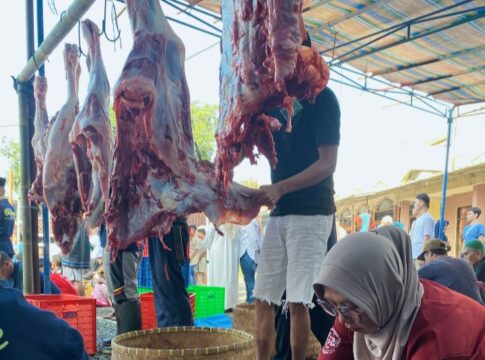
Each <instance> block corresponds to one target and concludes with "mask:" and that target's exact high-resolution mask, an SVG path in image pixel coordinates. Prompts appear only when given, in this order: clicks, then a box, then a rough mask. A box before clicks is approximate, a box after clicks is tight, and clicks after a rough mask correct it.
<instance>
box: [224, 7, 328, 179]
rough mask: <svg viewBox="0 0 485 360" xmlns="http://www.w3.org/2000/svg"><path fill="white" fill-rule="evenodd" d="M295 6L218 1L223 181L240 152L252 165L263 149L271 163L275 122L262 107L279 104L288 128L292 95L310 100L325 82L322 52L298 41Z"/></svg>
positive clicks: (298, 18) (298, 21) (299, 25)
mask: <svg viewBox="0 0 485 360" xmlns="http://www.w3.org/2000/svg"><path fill="white" fill-rule="evenodd" d="M301 7H302V0H223V2H222V21H223V34H222V46H221V50H222V59H221V67H220V90H219V91H220V101H221V102H220V111H219V114H220V116H219V124H218V128H217V135H216V140H217V157H216V168H217V174H218V178H219V179H220V180H223V181H224V183H225V185H227V184H228V183H229V182H230V181H231V179H232V176H233V169H234V167H235V166H236V165H238V164H239V163H240V162H241V161H242V160H243V159H244V158H245V157H248V158H249V159H250V161H251V163H253V164H254V163H255V162H256V157H257V156H258V155H259V154H263V155H264V156H266V157H267V158H268V160H269V161H270V163H271V164H272V165H273V166H274V165H275V164H276V161H277V159H276V154H275V149H274V142H273V136H272V134H271V132H272V131H274V130H278V129H279V128H280V124H279V122H278V121H277V120H276V119H274V118H271V117H269V116H266V115H265V112H266V111H268V110H271V109H272V108H275V107H285V108H286V109H287V111H288V120H289V121H288V128H286V129H285V130H286V131H291V115H292V112H293V102H294V99H295V98H297V99H302V98H308V99H310V101H312V100H313V99H314V98H315V96H316V95H318V93H319V92H320V91H321V90H323V88H324V87H325V86H326V84H327V82H328V78H329V69H328V66H327V65H326V64H325V63H324V61H323V59H322V57H321V56H320V55H319V54H318V53H317V52H315V51H314V50H312V49H310V48H309V47H302V46H301V43H302V36H301V32H302V31H301V30H302V26H303V23H302V20H301V19H302V18H301V16H300V13H301ZM255 147H256V148H257V151H258V153H255V152H254V148H255Z"/></svg>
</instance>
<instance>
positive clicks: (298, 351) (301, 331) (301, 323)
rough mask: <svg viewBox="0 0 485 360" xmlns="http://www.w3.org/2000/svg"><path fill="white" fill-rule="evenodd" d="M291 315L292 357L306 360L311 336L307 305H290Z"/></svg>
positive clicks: (296, 359)
mask: <svg viewBox="0 0 485 360" xmlns="http://www.w3.org/2000/svg"><path fill="white" fill-rule="evenodd" d="M289 307H290V314H291V335H290V338H291V340H290V343H291V357H292V359H295V360H299V359H302V360H303V359H305V356H306V348H307V345H308V337H309V336H310V314H309V313H308V308H307V306H306V305H305V304H289Z"/></svg>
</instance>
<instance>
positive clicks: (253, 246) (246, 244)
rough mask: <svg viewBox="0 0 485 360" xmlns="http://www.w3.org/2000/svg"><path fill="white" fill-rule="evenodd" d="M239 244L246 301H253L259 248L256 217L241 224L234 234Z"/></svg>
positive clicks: (259, 240)
mask: <svg viewBox="0 0 485 360" xmlns="http://www.w3.org/2000/svg"><path fill="white" fill-rule="evenodd" d="M236 241H237V242H238V245H239V263H240V265H241V270H242V273H243V275H244V283H245V285H246V303H248V304H252V303H253V302H254V297H253V290H254V283H255V276H256V267H257V266H258V265H257V263H256V253H257V252H259V251H260V249H261V242H262V238H261V228H260V226H259V222H258V219H253V220H252V221H251V222H250V223H249V224H248V225H245V226H241V227H240V228H239V229H238V232H237V235H236Z"/></svg>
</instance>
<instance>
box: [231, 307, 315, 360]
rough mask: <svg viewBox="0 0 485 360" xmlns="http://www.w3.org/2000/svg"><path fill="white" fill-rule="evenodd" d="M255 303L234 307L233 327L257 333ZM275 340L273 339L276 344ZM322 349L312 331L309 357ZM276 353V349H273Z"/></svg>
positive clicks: (253, 333)
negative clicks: (255, 327)
mask: <svg viewBox="0 0 485 360" xmlns="http://www.w3.org/2000/svg"><path fill="white" fill-rule="evenodd" d="M254 309H255V305H254V304H239V305H237V306H236V307H235V308H234V312H233V314H234V318H233V320H232V327H233V329H234V330H240V331H244V332H246V333H248V334H251V335H253V336H255V335H256V332H255V330H254ZM274 343H275V340H274V338H273V340H272V341H271V344H274ZM253 346H254V345H253ZM321 350H322V345H320V342H319V341H318V340H317V338H316V337H315V335H313V333H312V332H310V339H309V342H308V348H307V356H306V357H307V359H316V358H318V355H319V354H320V351H321ZM273 355H274V350H273Z"/></svg>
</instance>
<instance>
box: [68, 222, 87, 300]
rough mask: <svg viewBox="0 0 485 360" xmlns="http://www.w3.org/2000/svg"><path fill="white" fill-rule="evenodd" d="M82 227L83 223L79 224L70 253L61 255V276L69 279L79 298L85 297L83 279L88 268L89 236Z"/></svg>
mask: <svg viewBox="0 0 485 360" xmlns="http://www.w3.org/2000/svg"><path fill="white" fill-rule="evenodd" d="M84 225H85V223H84V221H80V222H79V226H78V229H77V232H76V235H74V241H73V244H72V249H71V251H70V252H69V254H67V255H61V258H62V274H63V275H64V276H65V277H67V278H68V279H69V281H70V282H71V284H72V286H73V287H74V289H76V291H77V293H78V295H80V296H84V295H85V290H84V285H83V277H84V275H85V274H86V273H87V272H88V271H89V266H90V264H89V261H90V250H89V236H88V233H87V232H86V230H85V229H84Z"/></svg>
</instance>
